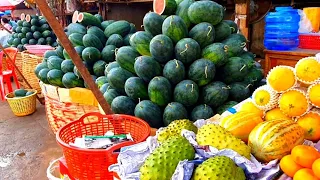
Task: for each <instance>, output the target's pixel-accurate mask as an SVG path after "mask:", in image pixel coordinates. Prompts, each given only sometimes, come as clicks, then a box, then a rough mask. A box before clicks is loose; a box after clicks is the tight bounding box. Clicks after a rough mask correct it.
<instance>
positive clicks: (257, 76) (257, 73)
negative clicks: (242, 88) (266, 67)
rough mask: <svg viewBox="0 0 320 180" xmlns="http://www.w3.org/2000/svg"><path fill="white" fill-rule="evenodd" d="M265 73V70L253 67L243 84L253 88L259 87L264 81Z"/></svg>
mask: <svg viewBox="0 0 320 180" xmlns="http://www.w3.org/2000/svg"><path fill="white" fill-rule="evenodd" d="M263 77H264V73H263V69H260V68H256V67H253V68H251V69H250V70H249V72H248V74H247V75H246V76H245V77H244V79H243V83H244V84H246V85H249V86H250V88H251V87H252V86H257V85H258V84H259V82H260V81H261V80H262V79H263Z"/></svg>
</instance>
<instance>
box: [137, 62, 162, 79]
mask: <svg viewBox="0 0 320 180" xmlns="http://www.w3.org/2000/svg"><path fill="white" fill-rule="evenodd" d="M134 70H135V72H136V74H137V75H138V76H139V77H140V78H142V79H143V80H144V81H146V82H149V81H151V79H152V78H154V77H155V76H160V75H161V74H162V68H161V66H160V64H159V63H158V62H157V61H156V60H155V59H153V58H152V57H149V56H140V57H138V58H137V59H136V62H135V63H134Z"/></svg>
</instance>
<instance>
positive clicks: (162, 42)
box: [150, 34, 173, 63]
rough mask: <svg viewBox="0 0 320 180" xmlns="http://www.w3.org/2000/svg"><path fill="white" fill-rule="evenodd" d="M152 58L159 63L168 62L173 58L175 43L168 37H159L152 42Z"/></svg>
mask: <svg viewBox="0 0 320 180" xmlns="http://www.w3.org/2000/svg"><path fill="white" fill-rule="evenodd" d="M150 53H151V56H152V57H153V58H154V59H155V60H157V61H158V62H159V63H166V62H168V61H169V60H170V59H171V57H172V56H173V43H172V41H171V39H170V38H169V37H168V36H166V35H162V34H160V35H157V36H155V37H154V38H153V39H152V40H151V42H150Z"/></svg>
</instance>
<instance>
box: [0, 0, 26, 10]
mask: <svg viewBox="0 0 320 180" xmlns="http://www.w3.org/2000/svg"><path fill="white" fill-rule="evenodd" d="M21 2H23V0H0V11H5V10H13V9H14V8H15V6H16V5H17V4H20V3H21Z"/></svg>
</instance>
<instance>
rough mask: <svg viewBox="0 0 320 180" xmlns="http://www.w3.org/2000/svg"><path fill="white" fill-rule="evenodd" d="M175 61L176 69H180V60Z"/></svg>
mask: <svg viewBox="0 0 320 180" xmlns="http://www.w3.org/2000/svg"><path fill="white" fill-rule="evenodd" d="M175 62H176V69H178V68H179V63H178V60H176V61H175Z"/></svg>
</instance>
